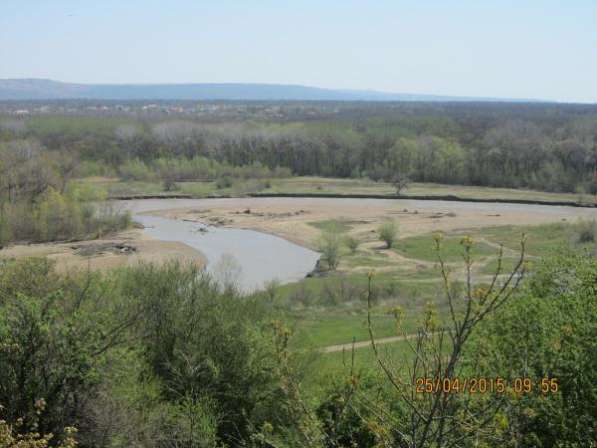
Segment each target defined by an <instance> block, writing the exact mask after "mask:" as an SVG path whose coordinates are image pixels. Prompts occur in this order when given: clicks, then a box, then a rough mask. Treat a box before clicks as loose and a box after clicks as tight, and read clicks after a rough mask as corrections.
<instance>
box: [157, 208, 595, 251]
mask: <svg viewBox="0 0 597 448" xmlns="http://www.w3.org/2000/svg"><path fill="white" fill-rule="evenodd" d="M176 204H180V207H179V206H177V205H176ZM187 204H188V205H187ZM168 206H169V208H168V209H162V210H157V211H156V210H153V211H148V212H147V213H150V214H152V215H157V216H163V217H167V218H173V219H186V220H191V221H200V222H203V223H209V224H214V225H223V226H228V227H237V228H248V229H253V230H258V231H261V232H267V233H272V234H275V235H278V236H281V237H283V238H286V239H287V240H289V241H292V242H295V243H297V244H300V245H303V246H306V247H310V248H315V246H316V241H317V238H318V236H319V235H320V230H319V229H318V228H317V227H315V226H313V225H310V224H309V223H313V222H317V221H326V220H332V219H335V220H340V221H342V222H344V223H345V224H347V225H349V226H350V230H349V233H350V234H353V235H355V236H358V237H360V238H361V239H362V241H368V240H373V239H375V230H376V229H377V227H378V226H379V224H380V223H381V222H382V221H383V220H384V219H387V218H393V219H396V220H397V222H398V223H399V225H400V236H401V237H405V236H413V235H419V234H425V233H429V232H433V231H438V230H441V231H445V232H449V231H453V230H459V229H471V228H479V227H489V226H501V225H538V224H543V223H549V222H558V221H563V220H565V221H570V222H574V221H576V220H577V219H579V218H581V217H585V218H588V217H595V216H597V210H594V209H580V208H574V207H557V206H529V205H519V204H472V203H454V202H439V201H411V200H375V199H366V200H364V199H321V198H238V199H209V200H194V201H188V202H187V201H185V200H182V201H180V202H173V203H169V204H168Z"/></svg>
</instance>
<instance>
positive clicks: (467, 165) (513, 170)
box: [0, 103, 597, 194]
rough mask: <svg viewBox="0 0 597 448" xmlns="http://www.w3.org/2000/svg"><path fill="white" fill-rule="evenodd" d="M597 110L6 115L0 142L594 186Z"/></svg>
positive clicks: (202, 172)
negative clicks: (201, 116) (212, 115)
mask: <svg viewBox="0 0 597 448" xmlns="http://www.w3.org/2000/svg"><path fill="white" fill-rule="evenodd" d="M316 104H317V103H315V105H316ZM282 106H283V105H282ZM282 106H280V107H282ZM287 107H288V108H291V106H287ZM328 107H329V106H328ZM596 116H597V109H596V108H595V107H594V106H590V105H587V106H581V105H565V104H563V105H558V104H541V103H538V104H524V103H523V104H508V103H505V104H500V103H496V104H492V103H484V104H481V103H479V104H475V103H464V104H450V103H446V104H440V105H437V104H433V103H432V104H427V105H426V104H424V103H423V104H414V105H410V104H409V103H402V104H400V103H398V104H396V105H395V106H394V107H389V106H386V107H381V106H376V105H372V104H368V103H363V104H361V105H359V104H358V103H348V104H347V105H344V106H342V105H340V106H338V113H337V114H335V115H333V116H331V117H330V116H329V115H321V116H315V117H310V116H303V117H302V118H301V117H300V115H299V116H298V117H296V116H292V117H288V118H284V117H285V116H284V115H283V116H282V117H283V118H271V119H264V118H258V117H257V118H254V119H251V118H250V117H251V115H250V113H248V112H247V117H245V119H243V118H242V117H241V119H235V120H227V119H224V118H222V119H219V120H218V119H212V120H209V121H206V120H197V119H193V118H192V117H191V118H189V117H167V118H164V117H159V116H158V117H156V116H136V115H134V114H120V115H118V114H112V115H111V116H108V117H103V116H94V115H89V114H88V115H85V116H82V115H74V116H61V115H45V116H44V115H38V116H32V117H30V118H14V117H10V116H5V117H4V118H1V117H0V141H4V143H3V145H4V146H6V145H7V144H11V143H10V142H11V141H14V140H18V141H23V140H24V141H28V142H29V143H30V144H39V145H41V146H42V147H43V148H45V149H47V150H48V151H51V152H62V153H66V154H68V155H69V156H71V157H74V158H76V159H77V160H79V161H80V162H82V163H81V167H80V172H81V174H83V175H116V176H121V177H122V178H125V179H137V180H144V179H150V178H154V179H155V178H158V179H162V180H166V181H169V182H170V181H182V180H208V179H213V178H214V177H222V176H226V175H228V176H236V175H238V174H241V175H245V176H257V177H268V176H269V177H272V176H274V177H275V176H283V175H288V174H292V175H296V176H305V175H317V176H327V177H340V178H361V177H365V178H370V179H373V180H386V181H391V180H392V179H393V178H395V177H396V176H401V177H408V178H409V179H411V180H412V181H414V182H435V183H443V184H462V185H476V186H494V187H513V188H530V189H535V190H543V191H556V192H573V193H578V192H583V193H588V194H596V193H597V180H596V179H597V127H596V124H595V123H596ZM251 167H252V168H251ZM243 170H244V171H243ZM251 171H253V172H251Z"/></svg>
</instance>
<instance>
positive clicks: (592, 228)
mask: <svg viewBox="0 0 597 448" xmlns="http://www.w3.org/2000/svg"><path fill="white" fill-rule="evenodd" d="M575 229H576V235H577V239H578V242H579V243H594V242H595V241H597V221H596V220H595V219H586V220H585V219H582V220H580V221H579V222H578V223H577V224H576V226H575Z"/></svg>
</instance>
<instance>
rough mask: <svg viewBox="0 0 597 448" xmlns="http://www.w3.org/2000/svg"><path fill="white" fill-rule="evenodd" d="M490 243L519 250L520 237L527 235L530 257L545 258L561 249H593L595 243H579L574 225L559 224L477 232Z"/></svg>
mask: <svg viewBox="0 0 597 448" xmlns="http://www.w3.org/2000/svg"><path fill="white" fill-rule="evenodd" d="M478 232H479V233H480V234H482V235H483V236H484V237H485V238H487V239H488V240H490V241H493V242H496V243H500V244H503V245H504V247H506V248H509V249H512V250H516V251H517V250H519V249H520V239H521V235H522V234H523V233H524V234H526V235H527V242H526V249H527V253H528V254H529V255H532V256H545V255H549V254H554V253H557V252H558V251H560V250H562V248H569V247H572V248H575V249H581V248H592V247H593V248H594V247H595V242H593V243H591V242H588V243H584V244H583V243H579V242H578V234H577V231H576V228H575V225H574V224H572V225H571V224H570V223H568V222H560V223H554V224H543V225H539V226H500V227H491V228H486V229H481V230H480V231H478Z"/></svg>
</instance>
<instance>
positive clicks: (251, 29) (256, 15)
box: [0, 0, 597, 102]
mask: <svg viewBox="0 0 597 448" xmlns="http://www.w3.org/2000/svg"><path fill="white" fill-rule="evenodd" d="M22 77H30V78H33V77H35V78H50V79H55V80H60V81H71V82H89V83H91V82H93V83H125V82H139V83H155V82H169V83H170V82H172V83H174V82H264V83H284V84H304V85H311V86H319V87H330V88H346V89H373V90H382V91H391V92H406V93H430V94H445V95H466V96H492V97H511V98H513V97H515V98H521V97H524V98H540V99H555V100H562V101H585V102H597V0H558V1H555V0H553V1H552V0H541V1H540V0H535V1H531V0H517V1H514V0H512V1H505V0H504V1H502V0H475V1H473V0H468V1H467V0H387V1H385V0H368V1H364V0H363V1H351V0H329V1H325V0H319V1H317V0H304V1H293V0H275V1H274V0H254V1H253V0H242V1H241V0H217V1H210V2H207V1H202V0H162V1H157V0H93V1H91V0H76V1H75V0H0V78H22Z"/></svg>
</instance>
